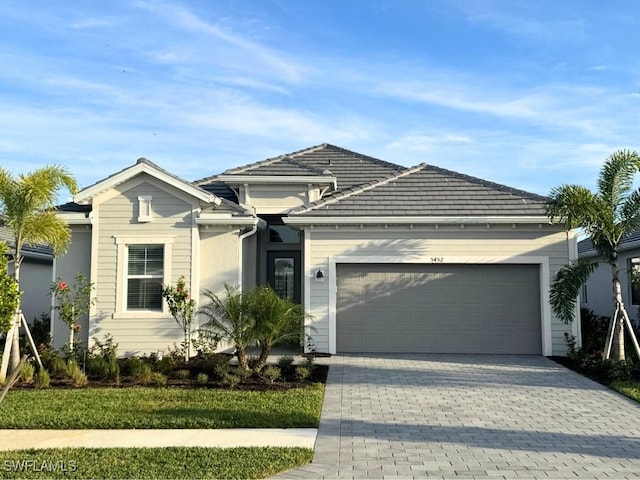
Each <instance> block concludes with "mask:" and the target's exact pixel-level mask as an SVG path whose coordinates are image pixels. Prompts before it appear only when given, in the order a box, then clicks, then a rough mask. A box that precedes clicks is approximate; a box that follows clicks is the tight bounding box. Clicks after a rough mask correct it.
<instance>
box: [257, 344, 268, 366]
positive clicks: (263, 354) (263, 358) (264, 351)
mask: <svg viewBox="0 0 640 480" xmlns="http://www.w3.org/2000/svg"><path fill="white" fill-rule="evenodd" d="M270 352H271V345H270V344H264V345H263V346H262V348H261V349H260V356H259V357H258V362H257V363H256V366H255V368H254V370H255V371H256V372H259V371H260V370H262V369H263V368H264V366H265V365H266V364H267V358H269V353H270Z"/></svg>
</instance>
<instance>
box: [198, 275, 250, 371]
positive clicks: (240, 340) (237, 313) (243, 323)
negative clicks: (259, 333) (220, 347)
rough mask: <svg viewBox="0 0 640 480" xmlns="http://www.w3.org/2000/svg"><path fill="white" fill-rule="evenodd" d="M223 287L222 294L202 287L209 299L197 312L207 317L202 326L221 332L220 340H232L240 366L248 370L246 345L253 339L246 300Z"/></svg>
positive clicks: (232, 289) (239, 294)
mask: <svg viewBox="0 0 640 480" xmlns="http://www.w3.org/2000/svg"><path fill="white" fill-rule="evenodd" d="M224 288H225V292H224V295H216V294H215V293H213V292H212V291H211V290H204V291H203V292H202V294H203V295H204V296H205V297H207V298H208V299H209V302H208V303H205V304H203V305H202V306H201V307H200V308H199V310H198V313H201V314H202V315H204V316H206V317H207V318H208V319H209V321H208V322H207V323H205V324H204V325H203V328H204V329H206V330H211V331H213V332H215V333H218V334H220V337H221V339H222V340H225V341H227V342H229V343H232V344H233V345H234V346H235V349H236V356H237V357H238V364H239V365H240V368H243V369H245V370H248V369H249V359H248V357H247V347H249V346H250V345H252V344H253V343H254V340H255V337H254V321H253V318H252V317H251V315H249V313H248V311H247V302H246V299H245V296H244V295H243V294H242V293H241V292H240V290H239V289H238V288H237V287H231V286H229V285H225V286H224Z"/></svg>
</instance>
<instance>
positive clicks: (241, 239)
mask: <svg viewBox="0 0 640 480" xmlns="http://www.w3.org/2000/svg"><path fill="white" fill-rule="evenodd" d="M259 223H260V219H259V218H256V220H255V223H254V224H253V227H251V230H249V231H248V232H245V233H243V234H242V235H240V236H239V237H238V286H239V287H240V292H243V291H244V288H243V285H242V271H243V269H242V263H243V258H242V256H243V249H242V244H243V242H244V239H245V238H248V237H250V236H252V235H255V234H256V232H257V231H258V225H259Z"/></svg>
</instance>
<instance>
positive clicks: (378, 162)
mask: <svg viewBox="0 0 640 480" xmlns="http://www.w3.org/2000/svg"><path fill="white" fill-rule="evenodd" d="M322 148H331V149H333V150H337V151H339V152H341V153H343V154H347V155H352V156H354V157H358V158H360V159H363V160H366V161H368V162H371V163H375V164H376V165H380V166H383V167H388V168H393V169H394V170H406V169H407V167H404V166H402V165H398V164H397V163H392V162H388V161H386V160H381V159H379V158H376V157H372V156H370V155H365V154H363V153H358V152H354V151H353V150H349V149H346V148H343V147H338V146H337V145H332V144H331V143H323V144H321V145H316V146H315V147H310V148H308V149H305V150H300V151H299V152H294V153H290V154H289V155H290V156H293V155H295V156H300V155H303V154H305V153H308V152H310V151H314V150H320V149H322Z"/></svg>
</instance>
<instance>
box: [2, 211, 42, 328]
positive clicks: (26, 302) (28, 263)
mask: <svg viewBox="0 0 640 480" xmlns="http://www.w3.org/2000/svg"><path fill="white" fill-rule="evenodd" d="M0 242H4V243H6V244H7V246H8V247H9V248H12V247H13V245H14V239H13V236H12V235H11V232H10V231H9V230H8V228H7V227H6V226H5V225H4V218H3V217H2V216H0ZM22 257H23V260H22V265H21V267H20V290H21V291H22V297H21V304H20V305H21V307H20V308H21V309H22V313H23V315H24V318H25V319H26V320H27V321H28V322H30V323H31V322H33V320H34V319H39V318H40V316H41V315H42V314H43V313H46V314H47V315H48V314H49V311H50V310H51V296H50V295H49V289H50V288H51V282H53V251H52V250H51V247H49V246H48V245H30V244H29V245H24V246H23V247H22ZM7 262H8V264H7V267H8V272H9V274H10V275H13V269H14V264H13V259H12V258H7Z"/></svg>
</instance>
